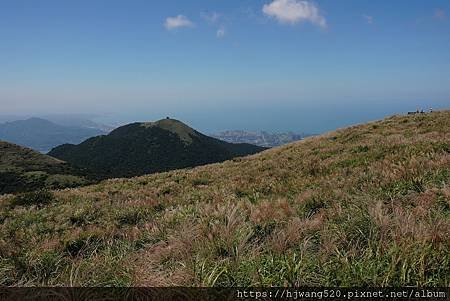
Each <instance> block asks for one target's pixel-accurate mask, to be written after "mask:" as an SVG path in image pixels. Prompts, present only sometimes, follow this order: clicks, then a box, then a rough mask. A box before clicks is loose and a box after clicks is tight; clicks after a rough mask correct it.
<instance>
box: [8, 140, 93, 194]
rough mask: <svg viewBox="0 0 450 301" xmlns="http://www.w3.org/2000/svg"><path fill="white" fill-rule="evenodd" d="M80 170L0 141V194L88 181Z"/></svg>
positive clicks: (65, 185) (60, 186)
mask: <svg viewBox="0 0 450 301" xmlns="http://www.w3.org/2000/svg"><path fill="white" fill-rule="evenodd" d="M90 182H91V181H89V180H88V179H87V178H86V176H85V173H84V172H83V171H81V170H80V169H77V168H74V167H72V166H69V165H68V164H67V163H65V162H63V161H61V160H58V159H55V158H52V157H49V156H47V155H43V154H40V153H38V152H36V151H33V150H31V149H29V148H25V147H22V146H19V145H16V144H12V143H8V142H4V141H0V194H2V193H13V192H24V191H32V190H36V189H42V188H64V187H74V186H78V185H84V184H87V183H90Z"/></svg>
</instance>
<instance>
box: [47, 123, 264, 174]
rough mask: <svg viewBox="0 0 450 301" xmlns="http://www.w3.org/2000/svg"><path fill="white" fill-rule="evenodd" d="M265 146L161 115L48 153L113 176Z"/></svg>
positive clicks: (210, 159)
mask: <svg viewBox="0 0 450 301" xmlns="http://www.w3.org/2000/svg"><path fill="white" fill-rule="evenodd" d="M263 150H265V148H263V147H259V146H255V145H251V144H231V143H227V142H224V141H221V140H218V139H215V138H212V137H208V136H205V135H203V134H201V133H200V132H197V131H196V130H194V129H192V128H190V127H189V126H187V125H186V124H184V123H182V122H181V121H178V120H175V119H162V120H159V121H156V122H136V123H131V124H128V125H125V126H122V127H119V128H117V129H115V130H113V131H112V132H111V133H110V134H109V135H102V136H98V137H93V138H90V139H88V140H86V141H84V142H82V143H81V144H79V145H73V144H65V145H61V146H58V147H56V148H54V149H53V150H52V151H50V152H49V155H51V156H53V157H55V158H59V159H61V160H64V161H67V162H69V163H72V164H73V165H75V166H79V167H84V168H89V169H90V170H92V171H94V172H95V173H97V174H100V175H102V176H103V177H105V178H111V177H131V176H137V175H143V174H148V173H154V172H161V171H168V170H173V169H179V168H186V167H194V166H199V165H204V164H209V163H215V162H221V161H225V160H229V159H232V158H234V157H239V156H245V155H250V154H254V153H257V152H260V151H263Z"/></svg>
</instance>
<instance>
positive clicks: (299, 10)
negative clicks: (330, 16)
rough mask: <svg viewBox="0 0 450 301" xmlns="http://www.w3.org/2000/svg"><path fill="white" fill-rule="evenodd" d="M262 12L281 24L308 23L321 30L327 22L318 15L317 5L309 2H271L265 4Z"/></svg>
mask: <svg viewBox="0 0 450 301" xmlns="http://www.w3.org/2000/svg"><path fill="white" fill-rule="evenodd" d="M262 11H263V13H264V14H266V15H267V16H269V17H273V18H276V19H277V20H278V21H279V22H281V23H291V24H295V23H298V22H304V21H309V22H311V23H312V24H315V25H317V26H320V27H322V28H326V27H327V21H326V20H325V18H324V17H323V16H322V15H321V14H320V11H319V8H318V7H317V5H315V4H314V3H311V2H309V1H299V0H273V1H272V3H270V4H265V5H264V6H263V9H262Z"/></svg>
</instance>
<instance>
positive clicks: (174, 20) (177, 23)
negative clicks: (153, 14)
mask: <svg viewBox="0 0 450 301" xmlns="http://www.w3.org/2000/svg"><path fill="white" fill-rule="evenodd" d="M164 26H165V27H166V29H167V30H172V29H176V28H180V27H193V26H194V23H192V22H191V20H189V19H188V18H187V17H186V16H183V15H178V16H176V17H168V18H167V19H166V22H165V23H164Z"/></svg>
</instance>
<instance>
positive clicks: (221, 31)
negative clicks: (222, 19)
mask: <svg viewBox="0 0 450 301" xmlns="http://www.w3.org/2000/svg"><path fill="white" fill-rule="evenodd" d="M226 33H227V30H226V29H225V27H224V26H220V27H219V29H217V32H216V36H217V37H218V38H219V39H220V38H223V37H224V36H225V34H226Z"/></svg>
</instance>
